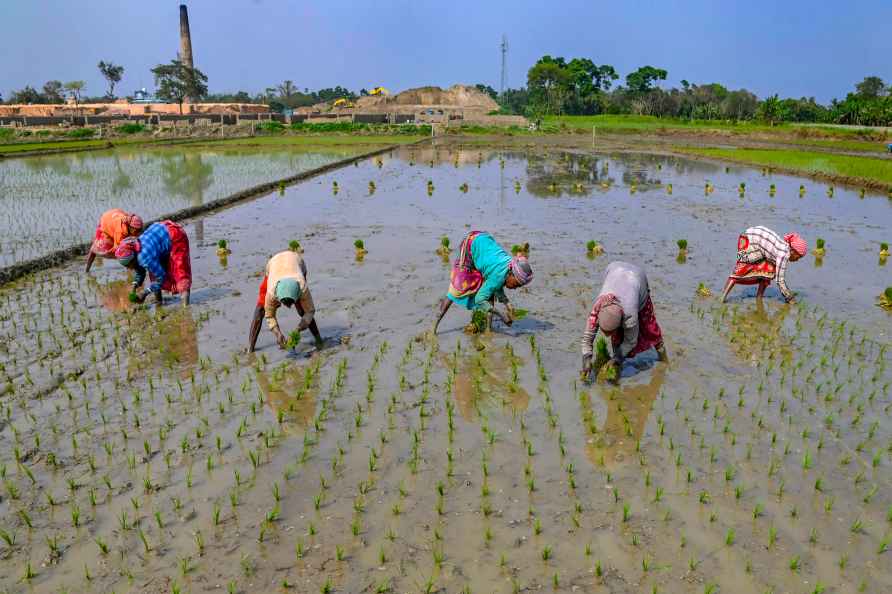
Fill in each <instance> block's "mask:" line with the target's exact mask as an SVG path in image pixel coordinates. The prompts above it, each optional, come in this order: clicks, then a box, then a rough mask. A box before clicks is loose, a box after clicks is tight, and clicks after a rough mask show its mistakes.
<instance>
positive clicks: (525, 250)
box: [511, 243, 530, 257]
mask: <svg viewBox="0 0 892 594" xmlns="http://www.w3.org/2000/svg"><path fill="white" fill-rule="evenodd" d="M511 255H512V256H527V257H529V255H530V244H529V243H525V244H523V245H519V244H516V243H515V244H514V245H512V246H511Z"/></svg>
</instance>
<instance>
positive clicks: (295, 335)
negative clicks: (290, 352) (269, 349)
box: [285, 330, 300, 349]
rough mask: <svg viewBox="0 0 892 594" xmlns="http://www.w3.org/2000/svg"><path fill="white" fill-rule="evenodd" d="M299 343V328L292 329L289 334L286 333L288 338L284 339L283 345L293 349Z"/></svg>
mask: <svg viewBox="0 0 892 594" xmlns="http://www.w3.org/2000/svg"><path fill="white" fill-rule="evenodd" d="M298 344H300V330H294V331H293V332H291V334H289V335H288V340H286V341H285V346H286V347H287V348H289V349H293V348H295V347H297V345H298Z"/></svg>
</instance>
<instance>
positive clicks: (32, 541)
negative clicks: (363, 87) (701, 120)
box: [0, 146, 892, 594]
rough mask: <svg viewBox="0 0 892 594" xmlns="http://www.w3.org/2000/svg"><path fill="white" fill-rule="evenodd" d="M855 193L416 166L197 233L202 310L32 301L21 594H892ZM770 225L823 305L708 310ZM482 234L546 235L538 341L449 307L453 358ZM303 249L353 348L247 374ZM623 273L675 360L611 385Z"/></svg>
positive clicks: (536, 240) (218, 221) (7, 582)
mask: <svg viewBox="0 0 892 594" xmlns="http://www.w3.org/2000/svg"><path fill="white" fill-rule="evenodd" d="M335 182H337V185H335ZM370 182H371V183H370ZM707 182H708V183H709V184H710V187H711V188H712V189H711V190H709V189H707V187H706V183H707ZM741 182H743V183H745V190H744V192H743V196H741V193H740V191H739V184H740V183H741ZM464 184H467V186H465V185H464ZM669 184H672V188H671V192H670V190H669ZM772 184H774V186H775V191H774V192H773V193H772V192H771V191H770V187H771V185H772ZM800 184H802V185H804V186H805V192H804V195H803V196H802V197H800V191H799V186H800ZM828 193H829V192H828V186H826V185H824V184H820V183H816V182H812V181H809V180H802V179H798V178H793V177H786V176H772V175H768V174H765V175H763V173H762V172H760V171H759V170H752V169H746V168H737V167H732V168H730V169H728V170H726V169H725V167H724V166H718V165H713V164H708V163H699V162H694V161H687V160H676V159H674V158H666V157H654V156H640V155H601V156H596V157H595V156H591V155H580V154H572V153H564V152H554V153H549V152H544V151H542V150H537V151H531V152H528V153H527V152H510V153H509V152H499V151H487V152H482V153H481V152H477V151H464V150H461V149H460V148H459V147H455V146H441V147H438V148H436V149H434V148H431V147H424V148H420V147H415V148H411V147H408V148H403V149H400V150H398V151H396V152H394V153H393V154H392V155H390V156H385V157H382V158H380V159H370V160H368V161H364V162H361V163H359V164H358V165H357V166H356V167H353V166H351V167H347V168H344V169H341V170H337V171H334V172H331V173H328V174H326V175H323V176H320V177H317V178H314V179H312V180H310V181H308V182H305V183H302V184H299V185H295V186H292V187H289V188H288V189H287V190H286V191H285V192H284V195H279V194H278V193H276V194H273V195H270V196H268V197H265V198H262V199H259V200H255V201H252V202H249V203H245V204H242V205H239V206H236V207H233V208H230V209H228V210H225V211H222V212H220V213H217V214H215V215H213V216H209V217H207V218H205V219H203V220H201V221H193V222H191V223H190V224H189V225H188V226H187V231H188V232H189V233H190V234H192V235H195V234H196V227H197V226H198V225H201V226H203V234H204V238H205V239H203V240H194V241H193V256H192V258H193V259H192V264H193V270H194V272H195V282H194V286H193V293H192V298H193V304H192V306H191V307H190V308H188V309H185V308H181V307H179V306H178V304H177V300H176V299H172V300H171V302H170V304H169V306H168V307H166V308H164V309H163V310H161V311H159V312H155V311H152V310H148V311H147V310H131V309H130V305H129V303H128V301H127V292H128V285H127V282H126V276H125V272H124V270H123V269H122V268H120V267H118V266H116V265H115V266H112V265H111V264H108V263H107V264H106V265H105V266H104V267H103V268H100V269H99V270H98V271H96V273H95V274H94V275H92V276H86V275H83V274H82V273H81V272H80V265H79V264H78V263H72V264H70V265H68V266H66V267H63V268H60V269H54V270H50V271H47V272H44V273H40V274H38V275H37V276H35V277H31V278H27V279H23V280H21V281H19V282H18V283H16V284H15V285H13V286H7V287H5V288H3V289H2V290H0V386H5V390H4V391H3V393H2V396H0V406H2V409H0V412H2V415H0V440H2V445H3V447H2V448H0V474H2V479H0V480H2V492H0V530H2V532H0V591H9V592H32V591H33V592H91V591H92V592H111V591H114V592H158V593H160V592H205V591H215V592H216V591H229V592H244V593H247V592H289V591H293V592H351V593H352V592H412V593H416V592H450V593H453V592H486V593H489V592H505V593H509V592H531V591H557V592H605V593H606V592H611V593H630V594H631V593H635V594H640V593H642V592H659V593H663V592H665V593H678V594H682V593H690V592H696V593H700V592H703V593H707V594H708V593H712V594H717V593H723V594H725V593H738V592H757V593H763V592H773V593H775V594H782V593H797V594H798V593H802V594H812V593H819V592H825V593H828V594H829V593H849V592H852V593H854V592H874V593H885V592H889V591H892V563H890V554H892V552H890V551H888V549H889V546H890V544H892V489H890V487H892V472H890V468H892V418H890V408H892V394H890V386H892V367H890V347H889V343H890V327H892V318H890V314H889V313H888V312H886V311H884V310H882V309H880V308H879V307H876V306H875V301H876V296H877V295H879V293H880V292H881V291H882V288H883V287H885V286H886V285H889V284H892V283H890V275H889V268H888V267H886V266H883V265H882V264H881V263H880V262H879V260H878V256H877V252H878V243H879V242H880V241H882V240H886V239H887V238H886V237H884V236H883V235H885V234H888V232H889V229H890V228H892V204H890V202H889V201H888V200H887V199H886V198H885V197H883V196H873V195H871V194H867V195H866V196H864V197H863V198H862V197H861V196H860V193H859V192H858V190H857V189H855V190H852V189H845V188H835V190H834V192H833V195H832V197H831V196H829V195H828ZM755 223H761V224H765V225H768V226H770V227H773V228H775V229H777V230H778V231H780V232H782V233H784V232H787V231H788V230H793V229H796V230H798V231H799V232H800V233H802V234H803V235H804V236H806V237H807V238H808V240H809V242H810V243H811V244H812V245H814V241H815V239H816V238H817V237H821V238H823V239H825V240H826V255H825V256H824V257H823V259H822V261H820V262H819V261H817V260H815V259H814V258H813V257H812V256H811V255H809V256H808V257H807V258H805V259H803V260H801V261H799V262H796V263H792V264H790V267H789V269H788V282H789V284H790V286H791V288H793V290H795V291H797V292H798V293H799V297H800V299H801V302H800V304H799V305H796V306H788V305H785V304H783V303H782V301H781V300H780V299H779V297H778V294H777V291H776V289H774V288H771V289H769V291H768V293H767V297H766V299H765V301H764V303H761V304H759V303H756V302H755V300H754V299H753V298H752V296H753V294H754V292H755V291H754V289H752V288H749V289H747V288H738V289H736V291H735V292H734V293H732V298H731V299H730V300H729V302H728V303H727V304H725V305H721V304H720V303H718V300H717V299H716V298H715V297H702V296H698V295H697V294H696V290H697V287H698V285H699V283H704V284H705V285H706V286H707V287H708V288H710V289H711V290H712V291H713V292H714V293H718V292H719V291H720V290H721V286H722V284H723V282H724V279H725V278H726V275H727V273H728V272H729V271H730V268H731V265H732V263H733V259H734V254H735V249H736V239H737V235H738V233H739V232H740V231H742V230H743V229H744V228H746V227H747V226H748V225H750V224H755ZM472 228H479V229H485V230H488V231H490V232H492V233H493V234H494V236H495V237H496V238H497V239H498V240H499V241H501V242H502V243H503V244H504V245H505V246H511V245H512V244H515V243H517V244H519V243H523V242H529V243H530V246H531V255H530V259H531V263H532V265H533V268H534V270H535V275H536V276H535V279H534V280H533V282H532V283H531V284H530V285H529V286H528V287H526V288H524V289H520V290H518V291H509V292H508V293H509V297H510V298H511V299H512V301H513V302H514V303H515V304H516V305H517V306H518V307H522V308H525V309H528V310H529V315H528V316H527V317H526V318H524V319H523V320H520V321H518V322H516V323H515V324H514V325H513V326H512V327H510V328H505V327H504V326H499V325H497V326H496V328H495V332H493V333H492V334H488V335H483V336H478V337H471V336H467V335H465V334H464V333H463V332H462V328H463V327H464V326H465V325H466V324H467V322H468V319H469V317H470V316H469V313H468V312H465V311H458V310H457V308H455V307H453V308H452V310H451V311H450V312H449V313H448V314H447V316H446V318H445V319H444V321H443V323H442V324H441V326H440V333H439V335H438V336H437V337H435V338H432V337H430V336H428V335H426V332H427V331H428V330H429V328H430V326H431V324H432V322H433V315H434V307H435V304H436V301H437V299H438V298H439V297H441V296H442V295H443V293H444V292H445V290H446V288H447V283H448V278H449V266H448V262H444V259H443V258H441V257H440V256H439V255H437V253H436V250H437V248H438V247H439V246H440V238H441V236H443V235H446V236H448V237H449V238H450V239H451V244H452V247H453V257H454V256H455V250H456V248H457V246H458V244H459V242H460V240H461V236H462V235H463V234H464V233H465V232H467V231H468V230H470V229H472ZM218 239H227V240H228V241H229V247H230V248H231V250H232V254H231V255H229V256H228V257H227V258H225V259H222V260H221V259H220V258H218V257H217V256H216V255H215V253H214V244H215V242H216V240H218ZM294 239H297V240H299V241H300V243H301V245H302V247H303V249H304V256H305V258H306V262H307V265H308V268H309V282H310V286H311V287H312V291H313V297H314V300H315V303H316V308H317V314H316V319H317V321H318V323H319V328H320V330H321V332H322V334H323V336H324V337H325V344H324V346H323V347H322V348H321V349H320V350H316V349H315V348H314V347H313V346H312V341H311V339H310V338H309V337H308V336H305V337H304V339H303V342H302V343H301V344H300V345H299V346H298V347H297V348H296V349H295V350H293V351H281V350H279V349H278V348H276V346H275V342H274V340H273V338H272V335H271V334H270V333H269V331H267V330H265V329H264V330H262V331H261V335H260V339H259V341H258V351H257V352H256V353H254V354H252V355H248V354H246V353H245V352H244V347H245V346H246V342H247V334H248V327H249V324H250V316H251V314H252V313H253V308H254V302H255V300H256V295H257V289H258V285H259V282H260V275H261V273H262V270H263V267H264V264H265V261H266V258H267V257H269V256H270V255H271V254H273V253H275V252H277V251H279V250H281V249H284V248H285V247H286V246H287V245H288V242H289V241H290V240H294ZM356 239H362V240H363V241H364V243H365V247H366V249H367V250H368V254H367V255H366V256H365V257H364V258H363V259H362V261H356V259H355V256H354V248H353V242H354V241H355V240H356ZM678 239H687V240H688V253H687V257H686V259H685V258H679V257H678V253H677V252H678V249H677V247H676V241H677V240H678ZM589 240H596V241H598V242H600V243H601V245H602V246H603V248H604V250H605V252H606V253H605V254H604V255H601V256H598V257H594V258H590V257H588V256H587V255H586V242H587V241H589ZM611 259H624V260H629V261H633V262H638V263H640V264H642V265H644V266H645V267H646V269H647V271H648V273H649V277H650V281H651V290H652V295H653V299H654V302H655V305H656V312H657V317H658V319H659V321H660V323H661V325H662V327H663V332H664V335H665V338H666V345H667V349H668V352H669V357H670V362H669V363H668V364H664V363H660V362H657V361H656V356H655V354H653V353H649V354H644V355H641V356H640V357H639V358H637V359H635V360H633V361H629V362H627V363H626V365H625V367H624V369H623V371H622V379H621V381H620V384H619V385H618V386H610V385H604V384H599V383H595V384H592V385H588V384H584V383H582V382H580V381H579V375H578V368H579V364H580V354H579V352H578V350H579V347H578V342H579V338H580V335H581V333H582V330H583V325H584V321H585V318H586V316H587V313H588V310H589V308H590V307H591V301H592V299H593V297H594V294H595V292H596V291H597V289H598V287H599V286H600V281H601V278H600V277H601V275H602V274H603V271H604V269H605V267H606V265H607V263H608V262H609V261H610V260H611ZM279 320H280V322H281V323H282V325H283V328H284V329H285V330H286V333H287V331H288V330H291V329H292V328H293V327H295V326H296V324H297V316H296V315H295V314H294V313H292V312H290V311H286V312H282V311H281V310H280V315H279ZM0 389H3V388H0Z"/></svg>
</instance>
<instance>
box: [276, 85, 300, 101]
mask: <svg viewBox="0 0 892 594" xmlns="http://www.w3.org/2000/svg"><path fill="white" fill-rule="evenodd" d="M276 90H277V91H278V92H279V96H280V97H282V98H283V99H291V97H292V96H294V95H295V94H296V93H297V87H296V86H295V85H294V81H291V80H286V81H283V82H282V84H280V85H279V86H278V87H276Z"/></svg>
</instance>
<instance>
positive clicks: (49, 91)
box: [43, 80, 65, 103]
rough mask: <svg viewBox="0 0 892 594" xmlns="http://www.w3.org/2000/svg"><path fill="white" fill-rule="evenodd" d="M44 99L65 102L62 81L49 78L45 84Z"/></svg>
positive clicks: (50, 101)
mask: <svg viewBox="0 0 892 594" xmlns="http://www.w3.org/2000/svg"><path fill="white" fill-rule="evenodd" d="M43 100H44V101H46V102H47V103H63V102H64V101H65V99H64V98H63V97H62V83H61V82H59V81H58V80H48V81H46V83H45V84H44V85H43Z"/></svg>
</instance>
